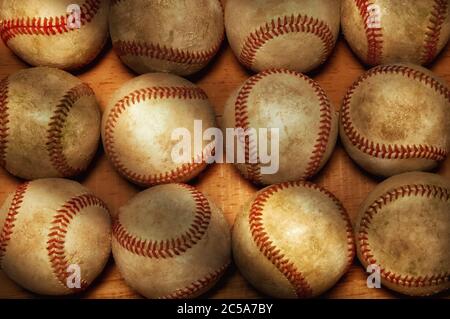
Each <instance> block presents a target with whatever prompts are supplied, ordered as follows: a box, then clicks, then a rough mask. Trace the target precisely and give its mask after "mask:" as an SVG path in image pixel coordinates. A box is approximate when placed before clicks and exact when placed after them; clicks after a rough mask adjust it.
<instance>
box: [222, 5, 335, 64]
mask: <svg viewBox="0 0 450 319" xmlns="http://www.w3.org/2000/svg"><path fill="white" fill-rule="evenodd" d="M339 10H340V1H335V0H321V1H316V0H283V1H273V0H227V3H226V6H225V28H226V31H227V37H228V41H229V43H230V46H231V48H232V49H233V52H234V54H235V55H236V57H237V58H238V59H239V61H240V62H241V63H242V64H243V65H244V66H245V67H247V68H249V69H251V70H253V71H255V72H259V71H262V70H266V69H271V68H286V69H290V70H296V71H299V72H308V71H311V70H313V69H315V68H317V67H318V66H319V65H321V64H322V63H324V62H325V61H326V60H327V58H328V57H329V56H330V54H331V52H332V51H333V49H334V46H335V44H336V40H337V38H338V35H339V25H340V21H339Z"/></svg>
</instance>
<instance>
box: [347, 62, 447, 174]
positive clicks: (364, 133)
mask: <svg viewBox="0 0 450 319" xmlns="http://www.w3.org/2000/svg"><path fill="white" fill-rule="evenodd" d="M449 109H450V90H449V89H448V87H447V84H446V83H445V81H443V80H441V79H439V78H438V77H436V76H435V75H434V74H433V73H432V72H430V71H429V70H426V69H424V68H422V67H419V66H414V65H406V64H392V65H381V66H378V67H375V68H373V69H371V70H369V71H368V72H366V73H365V74H363V75H362V76H361V77H360V78H359V79H358V80H357V81H356V82H355V83H354V84H353V85H352V87H350V89H349V90H348V92H347V95H346V97H345V98H344V103H343V106H342V109H341V126H340V135H341V139H342V142H343V144H344V147H345V149H346V150H347V152H348V154H349V155H350V157H351V158H352V159H353V160H354V161H355V162H356V163H358V164H359V165H360V166H361V167H362V168H364V169H365V170H367V171H369V172H370V173H372V174H375V175H380V176H391V175H395V174H399V173H403V172H407V171H416V170H429V169H432V168H433V167H435V166H436V165H437V164H438V163H439V162H441V161H443V160H444V159H445V158H446V157H447V154H448V151H449V147H450V112H449Z"/></svg>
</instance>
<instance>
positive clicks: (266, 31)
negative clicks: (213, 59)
mask: <svg viewBox="0 0 450 319" xmlns="http://www.w3.org/2000/svg"><path fill="white" fill-rule="evenodd" d="M299 32H303V33H309V34H314V35H316V36H317V37H318V38H319V39H320V40H321V41H322V43H323V46H324V51H323V53H322V57H321V59H322V63H323V62H324V61H325V60H326V58H327V56H328V55H329V54H330V53H331V51H332V50H333V47H334V40H335V39H334V36H333V33H332V32H331V30H330V28H329V27H328V25H327V24H326V23H325V22H324V21H321V20H319V19H316V18H313V17H308V16H306V15H301V14H298V15H297V16H295V15H294V14H293V15H291V16H283V17H278V18H276V19H272V20H271V21H270V22H267V23H266V24H265V25H263V26H260V27H259V28H257V29H256V30H255V31H254V32H252V33H250V34H249V35H248V37H247V38H246V40H245V42H244V45H243V47H242V51H241V54H240V56H239V60H240V61H241V63H242V64H243V65H245V66H246V67H248V68H251V67H252V65H253V63H254V62H255V59H256V54H257V52H258V50H259V49H260V48H261V47H263V46H264V45H265V44H266V43H267V42H269V41H270V40H272V39H274V38H276V37H279V36H282V35H285V34H289V33H299Z"/></svg>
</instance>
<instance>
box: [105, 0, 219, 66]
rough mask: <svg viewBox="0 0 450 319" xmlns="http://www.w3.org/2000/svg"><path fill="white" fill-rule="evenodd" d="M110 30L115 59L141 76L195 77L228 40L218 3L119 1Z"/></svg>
mask: <svg viewBox="0 0 450 319" xmlns="http://www.w3.org/2000/svg"><path fill="white" fill-rule="evenodd" d="M109 26H110V33H111V38H112V42H113V46H114V49H115V51H116V53H117V55H118V56H119V57H120V59H121V60H122V62H123V63H125V64H126V65H127V66H128V67H130V68H131V69H133V70H134V71H135V72H137V73H140V74H142V73H147V72H170V73H175V74H178V75H190V74H193V73H196V72H198V71H200V70H201V69H203V68H204V67H205V66H206V65H207V64H208V63H209V61H210V60H211V59H212V58H213V57H214V56H215V55H216V53H217V51H219V48H220V45H221V44H222V40H223V36H224V26H223V10H222V6H221V3H220V1H218V0H165V1H148V0H115V1H113V2H112V4H111V11H110V22H109Z"/></svg>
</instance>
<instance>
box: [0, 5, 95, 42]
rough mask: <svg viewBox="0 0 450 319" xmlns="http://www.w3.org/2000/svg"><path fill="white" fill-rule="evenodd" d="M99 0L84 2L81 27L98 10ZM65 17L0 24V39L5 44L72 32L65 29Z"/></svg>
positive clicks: (23, 18)
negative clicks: (25, 36)
mask: <svg viewBox="0 0 450 319" xmlns="http://www.w3.org/2000/svg"><path fill="white" fill-rule="evenodd" d="M101 2H102V1H101V0H86V1H85V2H84V3H83V4H82V5H80V9H81V17H80V20H81V25H83V26H84V25H86V24H87V23H89V22H91V21H92V19H93V18H94V16H95V15H96V14H97V12H98V10H99V9H100V5H101ZM67 17H68V14H66V15H61V16H55V17H20V18H12V19H7V20H3V21H2V22H0V37H1V38H2V39H3V41H4V42H5V43H8V41H10V40H12V39H14V38H15V37H17V36H20V35H37V36H39V35H46V36H50V35H56V34H62V33H67V32H70V31H74V30H75V29H69V28H68V27H67Z"/></svg>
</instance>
